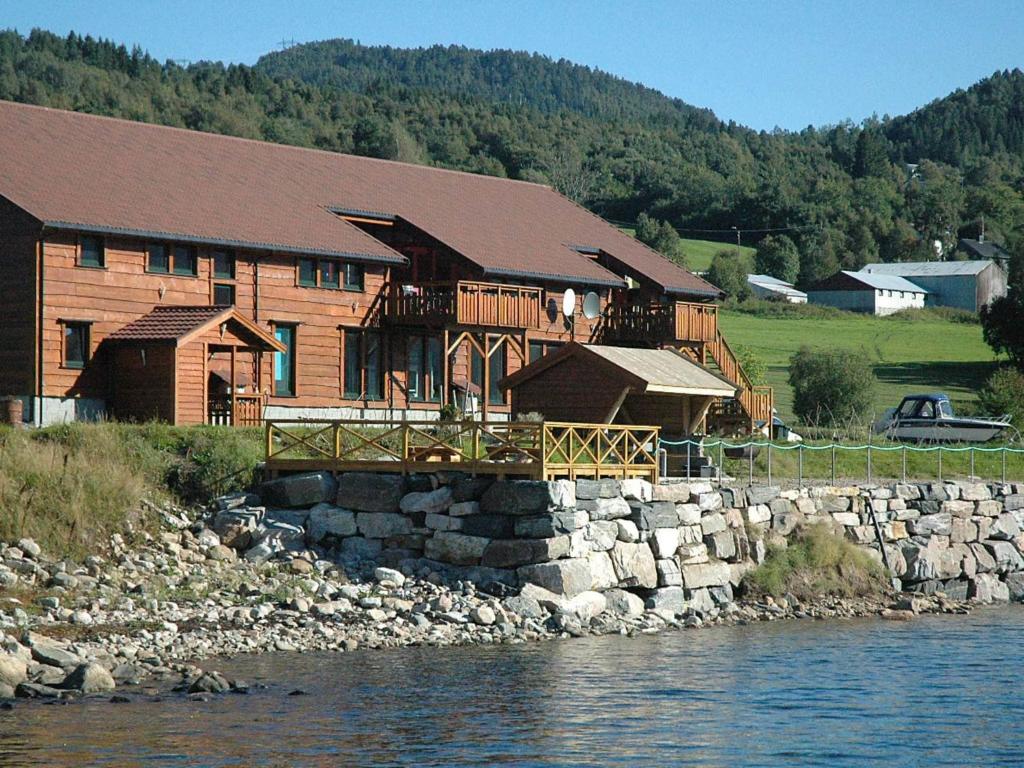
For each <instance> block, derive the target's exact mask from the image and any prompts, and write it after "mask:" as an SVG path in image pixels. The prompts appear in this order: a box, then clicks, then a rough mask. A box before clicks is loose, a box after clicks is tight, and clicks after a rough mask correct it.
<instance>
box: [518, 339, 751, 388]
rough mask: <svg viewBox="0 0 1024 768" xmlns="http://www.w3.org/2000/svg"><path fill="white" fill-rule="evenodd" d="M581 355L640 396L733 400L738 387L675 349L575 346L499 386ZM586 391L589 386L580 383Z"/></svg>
mask: <svg viewBox="0 0 1024 768" xmlns="http://www.w3.org/2000/svg"><path fill="white" fill-rule="evenodd" d="M577 354H585V355H593V356H595V357H597V358H599V359H601V360H603V361H605V362H607V363H609V364H611V365H612V366H614V367H616V368H618V369H619V370H620V371H622V372H623V373H625V374H626V375H628V376H629V377H630V378H631V379H632V382H633V387H634V388H635V390H636V391H637V392H638V393H646V394H669V395H710V396H714V397H732V396H733V395H735V394H736V386H735V385H734V384H732V383H731V382H729V381H728V380H727V379H725V378H723V377H721V376H719V375H717V374H715V373H713V372H712V371H710V370H708V369H707V368H705V367H704V366H702V365H699V364H697V363H695V362H693V361H692V360H690V359H689V358H688V357H686V356H685V355H683V354H682V353H680V352H677V351H675V350H673V349H637V348H633V347H612V346H605V345H600V344H580V343H578V342H571V343H569V344H566V345H565V346H564V347H562V349H560V350H559V351H558V352H556V353H554V354H552V355H548V356H545V357H542V358H541V359H540V360H537V361H535V362H533V363H531V364H529V365H527V366H526V367H524V368H521V369H520V370H519V371H517V372H516V373H513V374H512V375H511V376H507V377H505V378H504V379H502V380H501V381H500V382H499V385H500V386H501V388H502V389H510V388H512V387H515V386H516V385H518V384H520V383H522V382H524V381H527V380H528V379H531V378H533V377H534V376H537V375H538V374H540V373H543V372H544V371H546V370H548V369H549V368H552V367H554V366H557V364H558V363H559V362H561V361H562V360H564V359H566V358H568V357H570V356H572V355H577ZM579 384H580V386H581V387H582V388H585V387H586V382H585V381H582V382H579Z"/></svg>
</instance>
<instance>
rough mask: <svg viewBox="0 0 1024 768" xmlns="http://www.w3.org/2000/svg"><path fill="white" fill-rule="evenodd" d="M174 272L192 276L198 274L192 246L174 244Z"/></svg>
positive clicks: (194, 250) (194, 251) (196, 260)
mask: <svg viewBox="0 0 1024 768" xmlns="http://www.w3.org/2000/svg"><path fill="white" fill-rule="evenodd" d="M174 274H176V275H193V276H195V275H197V274H199V270H198V259H197V258H196V249H195V248H194V247H193V246H191V245H176V246H174Z"/></svg>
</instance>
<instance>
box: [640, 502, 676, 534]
mask: <svg viewBox="0 0 1024 768" xmlns="http://www.w3.org/2000/svg"><path fill="white" fill-rule="evenodd" d="M629 510H630V514H629V519H630V520H632V521H633V522H634V523H636V526H637V528H639V529H640V530H641V531H653V530H654V529H656V528H675V527H676V526H677V525H679V515H677V514H676V505H675V504H674V503H673V502H671V501H653V502H650V503H641V502H636V501H634V502H631V503H630V504H629Z"/></svg>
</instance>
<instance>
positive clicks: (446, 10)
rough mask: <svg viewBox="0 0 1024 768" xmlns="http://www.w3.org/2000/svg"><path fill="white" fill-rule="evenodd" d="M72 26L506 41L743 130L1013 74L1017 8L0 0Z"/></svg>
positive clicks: (1022, 59)
mask: <svg viewBox="0 0 1024 768" xmlns="http://www.w3.org/2000/svg"><path fill="white" fill-rule="evenodd" d="M36 26H38V27H43V28H45V29H49V30H51V31H53V32H58V33H61V34H64V33H66V32H68V31H69V30H72V29H74V30H75V31H77V32H81V33H89V34H92V35H95V36H102V37H107V38H111V39H114V40H116V41H118V42H124V43H126V44H129V45H130V44H134V43H137V44H139V45H141V46H142V47H143V48H146V49H147V50H148V51H149V52H150V53H152V54H153V55H154V56H156V57H157V58H158V59H160V60H164V59H169V58H170V59H190V60H196V59H218V60H222V61H232V62H242V63H247V64H251V63H254V62H255V61H256V59H257V58H259V56H260V55H261V54H262V53H265V52H267V51H269V50H273V49H274V48H276V47H278V44H279V43H280V41H282V40H295V41H297V42H305V41H310V40H323V39H327V38H333V37H348V38H353V39H356V40H359V41H360V42H362V43H365V44H379V45H393V46H399V47H410V46H425V45H431V44H434V43H444V44H448V43H456V44H460V45H465V46H469V47H472V48H485V49H489V48H512V49H515V50H526V51H531V52H534V51H536V52H539V53H543V54H546V55H548V56H552V57H554V58H563V57H564V58H566V59H571V60H572V61H575V62H578V63H581V64H587V65H590V66H594V67H598V68H600V69H603V70H605V71H608V72H611V73H613V74H616V75H619V76H621V77H625V78H627V79H629V80H636V81H639V82H642V83H644V84H646V85H649V86H651V87H653V88H657V89H659V90H661V91H663V92H665V93H667V94H669V95H671V96H677V97H679V98H682V99H684V100H685V101H688V102H690V103H691V104H695V105H697V106H702V107H710V108H711V109H713V110H714V111H715V112H716V113H717V114H718V116H719V117H721V118H723V119H726V120H735V121H736V122H739V123H742V124H744V125H749V126H751V127H754V128H759V129H766V130H770V129H772V128H774V127H776V126H779V127H782V128H788V129H800V128H803V127H805V126H807V125H809V124H813V125H823V124H827V123H835V122H838V121H841V120H844V119H846V118H850V119H852V120H854V121H856V122H859V121H860V120H862V119H863V118H865V117H868V116H870V115H872V114H878V115H879V116H881V115H884V114H892V115H895V114H902V113H905V112H908V111H910V110H913V109H914V108H916V107H919V106H922V105H924V104H926V103H927V102H929V101H931V100H932V99H935V98H939V97H941V96H944V95H946V94H947V93H949V92H950V91H952V90H954V89H956V88H964V87H967V86H969V85H970V84H972V83H974V82H976V81H977V80H979V79H981V78H983V77H986V76H988V75H990V74H991V73H992V72H994V71H995V70H997V69H1011V68H1014V67H1024V2H1021V1H1020V0H1015V1H1013V2H1010V1H1007V2H986V1H981V2H948V1H945V0H932V1H930V2H917V1H914V2H910V1H901V0H889V1H888V2H878V1H877V0H857V1H856V2H838V1H834V2H828V1H827V0H819V1H818V2H810V1H807V2H781V1H775V2H768V0H764V1H763V2H740V1H738V2H692V3H691V2H661V1H655V0H650V1H649V2H634V3H623V2H606V1H605V0H591V1H590V2H571V1H567V2H555V1H554V0H549V2H543V1H537V2H534V1H533V0H506V2H500V3H499V2H462V1H454V0H452V1H450V2H430V1H428V0H424V1H421V2H397V1H394V2H377V1H375V0H361V1H360V2H348V1H347V0H345V1H342V0H335V1H334V2H329V1H327V0H297V1H296V2H293V3H285V2H276V3H272V2H261V1H260V0H248V1H247V2H236V1H235V0H231V1H230V2H217V0H205V1H195V0H164V1H162V2H156V1H154V0H105V1H104V2H68V1H67V0H50V1H49V2H45V1H41V0H0V27H14V28H16V29H18V30H19V31H21V32H22V33H26V32H28V30H29V29H31V28H32V27H36Z"/></svg>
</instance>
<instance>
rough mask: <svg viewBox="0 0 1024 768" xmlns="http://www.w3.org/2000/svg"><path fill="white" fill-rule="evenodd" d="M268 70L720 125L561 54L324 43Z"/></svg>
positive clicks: (361, 86)
mask: <svg viewBox="0 0 1024 768" xmlns="http://www.w3.org/2000/svg"><path fill="white" fill-rule="evenodd" d="M256 67H257V69H261V70H263V71H264V72H266V73H267V74H269V75H273V76H276V77H288V78H293V79H296V80H303V81H305V82H307V83H313V84H315V85H321V86H331V87H334V88H339V89H342V90H351V91H357V92H360V93H372V92H375V91H376V92H379V91H381V90H389V89H392V88H394V87H395V86H402V87H405V88H409V89H415V90H425V91H432V92H434V93H447V94H450V95H453V96H461V97H467V98H470V99H485V100H487V101H496V102H505V103H508V104H511V105H513V106H528V107H534V108H536V109H538V110H541V111H542V112H558V111H561V110H565V109H567V110H570V111H573V112H578V113H580V114H582V115H586V116H587V117H602V118H611V119H616V120H620V119H626V120H644V121H658V120H663V121H666V122H668V123H669V124H673V125H689V126H693V127H700V128H715V127H718V125H719V121H718V119H717V118H716V117H715V115H714V113H713V112H711V110H709V109H698V108H697V107H694V106H691V105H689V104H687V103H686V102H684V101H682V100H680V99H671V98H668V97H667V96H665V95H664V94H662V93H661V92H659V91H656V90H654V89H652V88H647V87H646V86H643V85H640V84H639V83H631V82H629V81H627V80H623V79H622V78H619V77H615V76H614V75H610V74H607V73H605V72H601V71H600V70H596V69H592V68H590V67H586V66H582V65H580V64H575V63H573V62H571V61H566V60H565V59H562V60H559V61H555V60H554V59H551V58H549V57H547V56H541V55H540V54H529V53H523V52H517V51H506V50H495V51H479V50H474V49H471V48H465V47H462V46H456V45H450V46H441V45H435V46H431V47H430V48H414V49H410V48H392V47H390V46H373V47H371V46H364V45H359V44H358V43H355V42H353V41H352V40H325V41H323V42H317V43H307V44H304V45H296V46H294V47H292V48H289V49H287V50H284V51H277V52H274V53H268V54H267V55H265V56H263V57H262V58H261V59H260V60H259V62H258V63H257V64H256Z"/></svg>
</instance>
